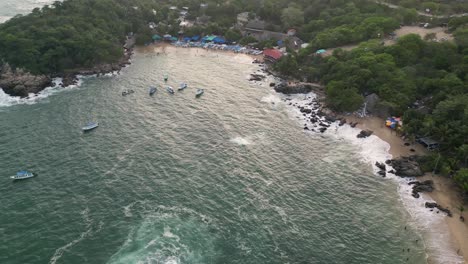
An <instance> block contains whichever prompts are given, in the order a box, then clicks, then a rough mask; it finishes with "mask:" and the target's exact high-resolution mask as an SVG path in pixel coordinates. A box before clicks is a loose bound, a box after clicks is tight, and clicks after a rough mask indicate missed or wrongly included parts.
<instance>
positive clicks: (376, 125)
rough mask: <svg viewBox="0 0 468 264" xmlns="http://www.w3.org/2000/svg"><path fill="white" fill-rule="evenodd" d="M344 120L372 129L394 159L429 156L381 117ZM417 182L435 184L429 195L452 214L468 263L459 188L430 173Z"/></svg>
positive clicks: (452, 227) (459, 245)
mask: <svg viewBox="0 0 468 264" xmlns="http://www.w3.org/2000/svg"><path fill="white" fill-rule="evenodd" d="M345 118H346V120H347V121H348V122H358V125H357V127H358V128H360V129H370V130H372V131H374V135H376V136H378V137H379V138H381V139H382V140H384V141H386V142H387V143H389V144H390V154H392V156H393V157H394V158H396V157H401V156H409V155H415V154H417V155H424V154H426V153H427V150H426V149H425V148H424V147H423V146H422V145H420V144H417V143H416V144H411V145H410V146H405V145H404V144H405V141H404V140H403V139H402V138H400V137H399V136H398V135H397V134H396V133H395V131H393V130H391V129H389V128H387V127H385V125H384V120H383V119H382V118H378V117H365V118H359V117H356V116H345ZM410 149H414V150H415V151H414V152H412V151H410ZM418 180H419V181H424V180H432V181H434V187H435V190H434V191H433V192H432V193H426V194H427V195H429V197H431V198H432V199H433V200H434V201H435V202H437V203H438V204H440V205H442V206H443V207H447V208H448V209H450V211H452V213H453V217H446V218H445V222H446V223H447V225H448V227H449V230H450V233H451V237H452V240H453V242H454V244H455V245H456V247H457V248H455V251H457V252H458V254H459V255H460V256H463V258H464V259H465V263H468V221H465V222H462V221H460V219H459V217H460V210H459V209H458V208H459V207H460V205H462V204H463V200H462V197H461V195H460V188H459V187H458V186H457V185H456V184H455V182H453V180H451V179H448V178H446V177H441V176H438V175H433V174H431V173H426V175H424V176H423V177H418ZM464 207H465V208H467V209H466V210H468V204H465V205H464ZM463 215H464V216H465V218H468V212H466V211H465V212H464V213H463ZM429 263H430V262H429Z"/></svg>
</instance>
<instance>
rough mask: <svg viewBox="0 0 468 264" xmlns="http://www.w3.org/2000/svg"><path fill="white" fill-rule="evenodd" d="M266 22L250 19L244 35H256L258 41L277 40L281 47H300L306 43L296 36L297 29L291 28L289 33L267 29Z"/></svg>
mask: <svg viewBox="0 0 468 264" xmlns="http://www.w3.org/2000/svg"><path fill="white" fill-rule="evenodd" d="M265 27H266V24H265V22H264V21H261V20H250V21H249V22H248V23H247V24H246V25H245V26H244V28H243V30H242V32H243V35H244V36H251V37H254V38H255V39H256V40H258V41H265V40H271V39H273V40H275V41H277V43H278V46H280V47H289V48H291V49H300V48H301V45H302V44H303V43H304V42H303V41H302V40H301V39H299V38H298V37H296V36H295V34H296V30H295V29H290V30H288V32H287V33H283V32H275V31H269V30H265Z"/></svg>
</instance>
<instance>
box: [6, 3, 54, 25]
mask: <svg viewBox="0 0 468 264" xmlns="http://www.w3.org/2000/svg"><path fill="white" fill-rule="evenodd" d="M53 2H55V1H54V0H0V23H3V22H5V21H7V20H8V19H10V18H12V17H14V16H15V15H18V14H27V13H29V12H31V10H33V9H34V8H36V7H42V6H44V5H48V4H51V3H53Z"/></svg>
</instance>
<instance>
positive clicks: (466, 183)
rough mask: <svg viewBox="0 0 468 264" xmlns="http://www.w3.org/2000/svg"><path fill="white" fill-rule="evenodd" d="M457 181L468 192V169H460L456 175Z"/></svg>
mask: <svg viewBox="0 0 468 264" xmlns="http://www.w3.org/2000/svg"><path fill="white" fill-rule="evenodd" d="M454 179H455V181H456V182H457V183H458V184H459V185H460V186H461V187H462V189H463V190H464V191H465V192H468V169H467V168H463V169H461V170H459V171H458V172H457V173H456V174H455V177H454Z"/></svg>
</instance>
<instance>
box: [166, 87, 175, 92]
mask: <svg viewBox="0 0 468 264" xmlns="http://www.w3.org/2000/svg"><path fill="white" fill-rule="evenodd" d="M166 90H167V92H168V93H170V94H173V93H174V89H172V87H171V86H167V87H166Z"/></svg>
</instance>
